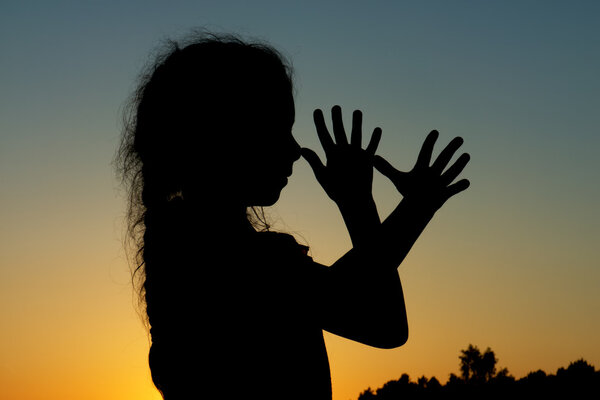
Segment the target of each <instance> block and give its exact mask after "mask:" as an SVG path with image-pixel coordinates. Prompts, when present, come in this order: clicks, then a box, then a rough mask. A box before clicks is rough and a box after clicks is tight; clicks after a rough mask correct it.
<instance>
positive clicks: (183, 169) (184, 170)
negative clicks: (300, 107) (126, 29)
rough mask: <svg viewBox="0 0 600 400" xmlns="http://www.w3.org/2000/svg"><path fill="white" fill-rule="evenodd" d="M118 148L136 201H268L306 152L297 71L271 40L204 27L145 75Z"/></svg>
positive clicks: (253, 203) (249, 203)
mask: <svg viewBox="0 0 600 400" xmlns="http://www.w3.org/2000/svg"><path fill="white" fill-rule="evenodd" d="M126 116H127V120H126V126H125V134H124V137H123V142H122V145H121V149H120V152H119V162H120V167H121V169H122V171H121V172H122V174H123V177H124V178H125V179H126V180H127V181H129V183H130V185H131V189H132V200H133V203H135V201H136V200H135V199H136V196H137V199H138V200H139V201H140V202H141V203H143V205H144V206H145V207H149V206H151V205H153V204H157V203H163V202H168V201H170V200H172V199H173V198H182V199H183V200H184V201H186V202H198V203H199V204H203V205H209V206H213V207H214V206H223V205H232V206H233V205H235V206H244V207H251V206H264V205H271V204H273V203H275V201H276V200H277V199H278V198H279V194H280V191H281V189H283V187H284V186H285V184H286V182H287V179H286V178H287V176H289V175H290V174H291V171H292V164H293V162H294V161H296V160H297V159H298V158H299V155H300V153H299V150H300V148H299V146H298V144H297V143H296V142H295V140H294V138H293V137H292V134H291V129H292V125H293V123H294V99H293V87H292V80H291V70H290V68H289V66H288V65H287V64H286V62H285V61H284V60H283V58H282V57H281V55H280V54H279V53H278V52H277V51H275V50H274V49H272V48H271V47H269V46H266V45H264V44H254V43H246V42H244V41H242V40H240V39H238V38H235V37H231V36H226V37H217V36H214V35H202V36H201V37H200V38H196V39H195V40H193V41H192V42H191V43H190V44H188V45H186V46H184V47H181V48H180V47H179V46H178V45H177V44H171V45H170V47H169V49H168V51H167V52H166V53H165V54H164V55H162V56H159V57H158V58H157V60H156V62H155V63H154V64H153V65H152V66H151V67H150V69H149V70H148V71H147V72H146V73H145V74H144V75H143V76H142V79H141V83H140V85H139V87H138V89H137V91H136V92H135V93H134V97H133V98H132V101H131V103H130V106H129V109H128V110H127V113H126Z"/></svg>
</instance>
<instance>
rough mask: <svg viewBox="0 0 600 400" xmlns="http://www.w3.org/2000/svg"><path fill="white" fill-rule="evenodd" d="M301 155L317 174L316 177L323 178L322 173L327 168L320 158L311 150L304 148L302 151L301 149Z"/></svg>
mask: <svg viewBox="0 0 600 400" xmlns="http://www.w3.org/2000/svg"><path fill="white" fill-rule="evenodd" d="M300 154H301V155H302V157H304V159H305V160H306V161H307V162H308V164H309V165H310V167H311V168H312V170H313V172H314V173H315V177H317V179H319V177H320V176H321V172H322V171H323V169H324V168H325V166H324V165H323V163H322V162H321V159H320V158H319V156H318V155H317V153H315V152H314V151H312V150H311V149H308V148H306V147H303V148H302V149H300Z"/></svg>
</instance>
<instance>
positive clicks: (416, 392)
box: [358, 345, 600, 400]
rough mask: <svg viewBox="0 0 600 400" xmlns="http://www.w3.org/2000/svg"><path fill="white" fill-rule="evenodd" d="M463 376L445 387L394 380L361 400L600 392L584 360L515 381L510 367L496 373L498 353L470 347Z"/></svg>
mask: <svg viewBox="0 0 600 400" xmlns="http://www.w3.org/2000/svg"><path fill="white" fill-rule="evenodd" d="M459 359H460V371H461V376H457V375H456V374H450V377H449V379H448V382H447V383H446V384H445V385H441V384H440V382H439V381H438V380H437V379H436V378H435V377H432V378H431V379H427V377H425V376H421V377H420V378H418V379H417V381H416V382H414V381H411V380H410V377H409V376H408V375H407V374H402V376H401V377H400V379H398V380H392V381H389V382H387V383H385V384H384V385H383V387H381V388H379V389H377V390H373V389H371V388H368V389H367V390H365V391H363V392H362V393H361V394H360V395H359V397H358V400H407V399H408V400H410V399H454V398H460V399H486V400H487V399H506V398H510V399H513V400H514V399H525V398H528V399H529V398H531V399H537V398H565V399H571V398H594V397H593V396H592V397H590V393H593V394H594V395H597V394H598V393H600V371H596V370H595V368H594V366H593V365H591V364H589V363H588V362H587V361H585V360H584V359H579V360H577V361H574V362H571V363H570V364H569V366H568V367H567V368H563V367H561V368H559V369H558V370H557V371H556V374H555V375H552V374H547V373H546V372H544V371H542V370H541V369H540V370H537V371H532V372H530V373H529V374H527V375H526V376H525V377H523V378H521V379H515V377H514V376H512V375H511V374H510V373H509V371H508V369H507V368H501V369H499V370H498V371H496V364H497V362H498V360H497V358H496V356H495V354H494V352H493V351H492V350H491V349H490V348H487V349H486V351H485V352H483V353H482V352H481V351H480V350H479V349H478V348H477V347H476V346H473V345H469V346H468V347H467V348H466V349H464V350H461V352H460V354H459Z"/></svg>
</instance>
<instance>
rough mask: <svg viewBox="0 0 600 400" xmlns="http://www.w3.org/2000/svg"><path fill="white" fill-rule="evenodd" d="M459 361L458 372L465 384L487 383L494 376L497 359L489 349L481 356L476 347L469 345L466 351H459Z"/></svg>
mask: <svg viewBox="0 0 600 400" xmlns="http://www.w3.org/2000/svg"><path fill="white" fill-rule="evenodd" d="M459 359H460V372H461V375H462V379H463V380H464V381H465V382H468V381H472V382H474V383H485V382H489V381H490V380H491V379H492V378H493V377H494V376H495V374H496V363H497V362H498V359H497V358H496V355H495V354H494V352H493V351H492V350H491V349H490V348H489V347H488V348H487V349H486V350H485V352H484V353H483V354H482V353H481V351H479V349H478V348H477V346H473V345H472V344H470V345H469V347H468V348H467V349H466V350H461V355H460V356H459Z"/></svg>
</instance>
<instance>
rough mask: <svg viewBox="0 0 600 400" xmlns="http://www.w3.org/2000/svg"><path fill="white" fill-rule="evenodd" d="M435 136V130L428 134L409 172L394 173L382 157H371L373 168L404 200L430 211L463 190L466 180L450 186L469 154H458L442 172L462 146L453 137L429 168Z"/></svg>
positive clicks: (467, 185) (459, 139)
mask: <svg viewBox="0 0 600 400" xmlns="http://www.w3.org/2000/svg"><path fill="white" fill-rule="evenodd" d="M438 136H439V133H438V131H435V130H434V131H431V133H429V135H428V136H427V138H426V139H425V142H424V143H423V146H422V147H421V151H420V153H419V157H418V158H417V162H416V164H415V166H414V168H413V169H412V170H411V171H410V172H401V171H398V170H397V169H395V168H394V167H392V165H391V164H390V163H389V162H387V161H386V160H385V159H383V157H380V156H375V157H374V165H375V168H376V169H377V170H378V171H379V172H381V173H382V174H383V175H385V176H386V177H388V178H389V179H390V180H391V181H392V183H393V184H394V185H395V186H396V188H397V189H398V191H399V192H400V193H401V194H402V196H404V198H406V199H412V200H416V202H418V203H419V204H421V205H422V206H424V207H431V208H432V210H433V211H435V210H437V209H439V208H440V207H441V206H442V205H443V204H444V203H445V202H446V201H447V200H448V199H449V198H450V197H452V196H454V195H455V194H457V193H460V192H462V191H463V190H465V189H467V188H468V187H469V184H470V183H469V181H468V180H467V179H461V180H459V181H458V182H456V183H454V184H453V183H452V182H453V181H454V180H455V179H456V178H457V177H458V175H459V174H460V173H461V172H462V170H463V169H464V168H465V166H466V165H467V163H468V162H469V159H470V157H469V154H467V153H464V154H462V155H461V156H460V157H459V158H458V159H457V160H456V162H454V164H452V165H451V166H450V167H449V168H448V169H446V167H447V166H448V164H449V162H450V160H451V159H452V157H453V156H454V153H456V151H457V150H458V148H459V147H460V146H461V145H462V143H463V139H462V138H460V137H456V138H454V139H453V140H452V141H451V142H450V143H449V144H448V146H446V148H445V149H444V150H443V151H442V152H441V153H440V155H439V156H438V157H437V159H436V160H435V161H434V162H433V164H432V165H430V163H431V157H432V153H433V147H434V145H435V142H436V140H437V138H438ZM445 169H446V170H445ZM444 170H445V171H444Z"/></svg>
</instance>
